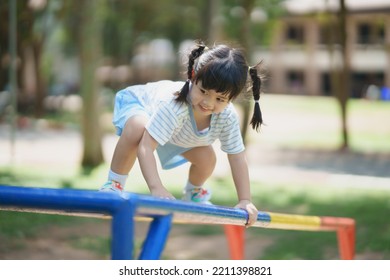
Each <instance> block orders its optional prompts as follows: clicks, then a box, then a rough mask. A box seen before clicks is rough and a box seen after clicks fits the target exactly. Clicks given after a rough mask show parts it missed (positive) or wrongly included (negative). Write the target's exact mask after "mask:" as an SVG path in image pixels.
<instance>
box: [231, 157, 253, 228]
mask: <svg viewBox="0 0 390 280" xmlns="http://www.w3.org/2000/svg"><path fill="white" fill-rule="evenodd" d="M228 159H229V164H230V168H231V171H232V175H233V181H234V185H235V186H236V190H237V196H238V200H239V202H238V204H237V205H236V207H238V208H242V209H244V210H246V211H247V212H248V215H249V219H248V223H247V225H246V226H251V225H252V224H253V223H255V222H256V221H257V213H258V211H257V208H256V207H255V206H254V205H253V203H252V202H251V199H252V198H251V192H250V182H249V171H248V164H247V161H246V156H245V152H241V153H238V154H228Z"/></svg>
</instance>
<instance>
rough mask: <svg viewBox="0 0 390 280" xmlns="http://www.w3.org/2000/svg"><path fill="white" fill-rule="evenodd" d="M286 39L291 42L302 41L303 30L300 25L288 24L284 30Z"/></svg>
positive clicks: (299, 42)
mask: <svg viewBox="0 0 390 280" xmlns="http://www.w3.org/2000/svg"><path fill="white" fill-rule="evenodd" d="M286 41H287V43H291V44H300V45H301V44H303V43H304V30H303V26H302V25H290V26H287V30H286Z"/></svg>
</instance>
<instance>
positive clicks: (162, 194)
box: [150, 187, 176, 199]
mask: <svg viewBox="0 0 390 280" xmlns="http://www.w3.org/2000/svg"><path fill="white" fill-rule="evenodd" d="M150 192H151V194H152V195H153V196H155V197H158V198H166V199H176V198H175V197H174V196H173V195H172V194H171V193H170V192H168V191H167V190H166V189H165V188H164V187H160V188H156V189H152V190H151V191H150Z"/></svg>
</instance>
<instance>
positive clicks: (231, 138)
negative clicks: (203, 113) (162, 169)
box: [138, 81, 245, 154]
mask: <svg viewBox="0 0 390 280" xmlns="http://www.w3.org/2000/svg"><path fill="white" fill-rule="evenodd" d="M138 87H139V86H138ZM144 87H145V88H144V90H141V91H139V92H140V93H141V92H142V93H143V94H142V95H143V96H142V97H141V96H140V97H141V99H142V101H143V102H144V106H145V109H146V110H147V111H149V110H150V111H149V112H148V114H149V115H151V118H150V120H149V122H148V123H147V125H146V129H147V131H148V132H149V134H150V135H151V136H152V137H153V138H154V139H155V140H156V141H157V142H158V143H159V144H160V145H161V146H163V145H165V144H166V143H168V142H169V143H171V144H173V145H176V146H179V147H183V148H193V147H200V146H208V145H211V144H213V143H214V142H215V140H217V139H219V141H220V142H221V149H222V150H223V151H224V152H226V153H228V154H237V153H240V152H242V151H244V149H245V147H244V144H243V140H242V137H241V132H240V125H239V119H238V115H237V113H236V110H235V108H234V106H233V104H232V103H229V104H228V106H227V107H226V108H225V109H224V111H222V112H221V113H219V114H212V116H211V122H210V127H209V129H207V130H206V131H198V129H197V127H196V123H195V119H194V115H193V111H192V106H191V105H189V104H185V103H184V104H182V103H178V102H177V101H175V98H176V96H175V95H174V93H176V92H178V91H180V89H181V88H182V87H183V82H172V81H160V82H155V83H148V84H146V85H145V86H144Z"/></svg>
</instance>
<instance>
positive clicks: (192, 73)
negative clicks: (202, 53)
mask: <svg viewBox="0 0 390 280" xmlns="http://www.w3.org/2000/svg"><path fill="white" fill-rule="evenodd" d="M194 81H195V70H194V69H192V72H191V82H192V83H193V82H194Z"/></svg>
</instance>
